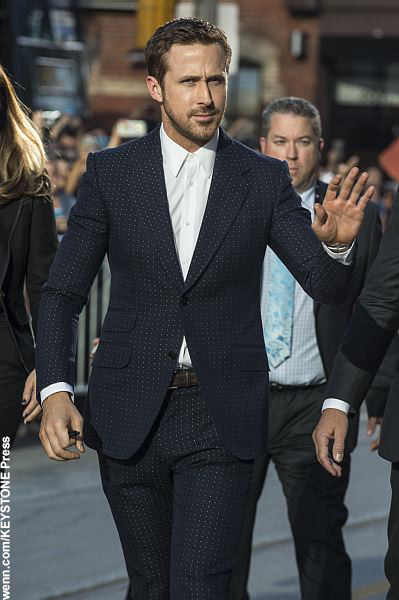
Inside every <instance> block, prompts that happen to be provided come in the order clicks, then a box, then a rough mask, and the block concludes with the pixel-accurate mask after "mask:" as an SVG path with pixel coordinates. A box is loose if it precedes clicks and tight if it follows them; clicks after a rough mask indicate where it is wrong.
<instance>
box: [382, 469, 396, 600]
mask: <svg viewBox="0 0 399 600" xmlns="http://www.w3.org/2000/svg"><path fill="white" fill-rule="evenodd" d="M391 488H392V499H391V510H390V512H389V520H388V542H389V545H388V552H387V555H386V557H385V575H386V576H387V579H388V581H389V583H390V586H391V587H390V590H389V592H388V595H387V599H389V600H399V463H393V464H392V470H391Z"/></svg>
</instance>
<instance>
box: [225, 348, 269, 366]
mask: <svg viewBox="0 0 399 600" xmlns="http://www.w3.org/2000/svg"><path fill="white" fill-rule="evenodd" d="M232 352H233V357H234V363H235V366H237V367H238V368H239V369H241V371H268V370H269V363H268V361H267V354H266V350H265V348H264V347H262V346H234V347H233V348H232Z"/></svg>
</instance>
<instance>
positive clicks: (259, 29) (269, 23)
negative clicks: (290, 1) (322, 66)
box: [222, 0, 319, 102]
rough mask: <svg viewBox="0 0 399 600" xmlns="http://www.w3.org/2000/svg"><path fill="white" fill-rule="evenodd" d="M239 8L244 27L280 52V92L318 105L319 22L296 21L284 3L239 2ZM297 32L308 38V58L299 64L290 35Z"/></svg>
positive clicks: (276, 0) (272, 0)
mask: <svg viewBox="0 0 399 600" xmlns="http://www.w3.org/2000/svg"><path fill="white" fill-rule="evenodd" d="M222 1H223V0H222ZM239 4H240V15H241V26H242V27H245V28H246V29H248V28H249V29H251V30H252V31H254V32H256V33H258V34H260V35H261V36H264V37H265V39H267V40H268V42H269V43H271V44H272V45H273V46H274V47H275V49H276V50H277V53H278V55H279V79H280V80H279V84H280V85H279V88H280V90H279V92H280V93H282V94H283V95H290V96H303V97H305V98H307V99H309V100H311V101H313V102H314V101H316V99H317V95H318V94H317V82H318V71H319V63H318V53H319V19H318V18H317V17H306V18H299V17H292V16H291V15H290V14H289V12H288V11H287V9H286V8H285V3H284V0H239ZM295 29H299V30H300V31H303V32H304V33H307V34H308V50H307V58H306V59H304V60H297V59H295V58H294V57H293V56H292V55H291V53H290V49H289V45H290V34H291V32H292V31H293V30H295ZM266 68H267V65H266ZM272 95H273V94H272Z"/></svg>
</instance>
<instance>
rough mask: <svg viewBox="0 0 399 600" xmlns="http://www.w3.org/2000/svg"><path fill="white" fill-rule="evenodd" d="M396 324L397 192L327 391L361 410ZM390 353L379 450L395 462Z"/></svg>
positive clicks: (398, 423) (397, 405)
mask: <svg viewBox="0 0 399 600" xmlns="http://www.w3.org/2000/svg"><path fill="white" fill-rule="evenodd" d="M398 329H399V193H398V194H397V196H396V199H395V201H394V206H393V210H392V216H391V219H390V222H389V225H388V227H387V229H386V231H385V233H384V235H383V236H382V241H381V244H380V249H379V252H378V254H377V257H376V259H375V261H374V263H373V266H372V268H371V270H370V273H369V276H368V278H367V282H366V285H365V287H364V289H363V291H362V293H361V294H360V296H359V298H358V301H357V303H356V306H355V310H354V313H353V317H352V320H351V322H350V324H349V327H348V330H347V332H346V334H345V337H344V339H343V342H342V345H341V348H340V350H339V352H338V354H337V357H336V359H335V362H334V366H333V369H332V373H331V377H330V380H329V385H328V389H327V397H333V398H338V399H340V400H344V401H346V402H348V403H349V404H351V405H352V407H353V409H354V410H355V411H358V410H359V409H360V406H361V404H362V402H363V400H364V397H365V395H366V393H367V391H368V389H369V387H370V385H371V384H372V382H373V379H374V377H375V375H376V373H377V370H378V368H379V366H380V364H381V362H382V360H383V358H384V356H385V354H386V352H387V350H388V348H389V345H390V344H391V343H392V340H393V341H394V343H396V345H397V336H396V333H397V331H398ZM391 354H392V356H390V357H388V359H389V360H388V362H387V361H386V363H385V365H384V366H385V369H386V370H390V372H391V373H393V374H394V375H396V377H395V378H394V381H393V383H392V387H391V391H390V394H389V397H388V401H387V405H386V408H385V413H384V422H383V427H382V432H381V442H380V447H379V453H380V455H381V456H382V457H383V458H386V459H387V460H389V461H391V462H398V461H399V436H398V431H399V402H398V397H399V364H398V360H397V355H396V354H395V353H391ZM395 371H396V373H395ZM391 376H392V375H391Z"/></svg>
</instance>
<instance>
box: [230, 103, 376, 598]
mask: <svg viewBox="0 0 399 600" xmlns="http://www.w3.org/2000/svg"><path fill="white" fill-rule="evenodd" d="M323 144H324V142H323V139H322V131H321V119H320V114H319V112H318V110H317V108H316V107H315V106H313V104H311V103H310V102H309V101H307V100H305V99H303V98H292V97H286V98H278V99H276V100H274V101H273V102H272V103H271V104H270V105H269V106H268V107H266V109H265V110H264V112H263V136H262V137H261V139H260V145H261V149H262V152H263V154H265V155H268V156H272V157H274V158H278V159H280V160H286V161H287V163H288V167H289V169H290V175H291V177H292V183H293V186H294V188H295V190H296V192H297V193H298V194H299V195H300V197H301V200H302V206H303V207H304V208H307V209H308V210H309V211H310V213H311V215H312V218H313V217H314V205H315V203H319V202H320V203H323V200H324V197H325V194H326V191H327V185H326V184H325V183H323V182H321V181H320V180H319V179H318V173H319V169H320V156H321V151H322V149H323ZM380 238H381V223H380V219H379V216H378V210H377V208H376V206H375V205H374V204H372V203H370V204H369V205H368V206H367V207H366V210H365V215H364V221H363V225H362V228H361V230H360V232H359V235H358V240H357V242H358V244H357V247H358V254H357V256H358V273H357V281H356V285H354V286H353V288H352V293H351V294H350V295H349V296H348V297H347V299H346V301H345V302H344V303H342V304H341V305H339V306H327V305H324V304H320V303H319V302H314V301H313V300H312V298H311V297H309V296H308V295H307V293H306V292H305V291H304V290H303V289H302V288H301V286H300V285H298V284H295V283H294V280H293V279H292V285H291V287H290V290H291V294H292V300H293V302H292V306H291V310H290V312H288V311H287V313H286V314H285V320H284V321H283V322H281V323H277V325H276V320H275V317H274V308H273V304H274V302H275V300H274V298H273V294H274V286H277V289H276V295H277V304H278V305H279V306H281V305H282V304H283V303H284V302H285V301H286V299H287V296H288V292H287V289H286V288H281V285H280V282H279V278H278V276H277V275H276V273H277V274H278V269H279V264H278V263H279V262H280V261H279V259H278V258H277V257H276V256H275V254H274V253H273V252H272V251H270V249H269V248H268V249H267V250H266V256H265V261H264V266H263V277H262V291H261V309H262V321H263V328H264V334H265V344H266V350H267V351H268V356H269V363H270V374H269V375H270V384H271V389H270V399H269V432H268V433H269V435H268V451H267V453H266V454H264V455H262V456H260V457H258V458H257V460H256V461H255V468H254V476H253V479H252V484H251V491H250V495H249V502H248V510H247V514H246V518H245V522H244V527H243V533H242V538H241V544H240V555H239V560H238V561H237V564H236V566H235V569H234V571H233V578H232V584H231V594H230V600H245V599H247V598H248V594H247V590H246V587H247V580H248V574H249V565H250V555H251V546H252V534H253V527H254V523H255V513H256V503H257V501H258V498H259V496H260V494H261V492H262V489H263V485H264V481H265V478H266V473H267V469H268V465H269V463H270V462H273V463H274V465H275V467H276V469H277V472H278V476H279V479H280V481H281V484H282V486H283V491H284V495H285V497H286V501H287V509H288V515H289V520H290V525H291V530H292V535H293V539H294V544H295V553H296V559H297V565H298V571H299V580H300V588H301V597H302V599H303V600H318V599H319V598H324V599H325V600H336V599H337V598H339V599H340V600H350V598H351V561H350V558H349V556H348V554H347V552H346V550H345V544H344V539H343V535H342V528H343V525H344V524H345V521H346V518H347V509H346V507H345V504H344V499H345V494H346V490H347V487H348V483H349V467H350V452H351V451H352V450H353V449H354V447H355V445H356V441H357V433H358V425H359V419H358V418H354V419H352V420H351V423H350V434H349V435H348V440H347V450H348V454H347V457H346V471H345V477H343V478H342V479H341V480H339V481H338V480H331V478H329V477H328V475H327V474H326V473H325V471H324V470H323V469H320V465H319V463H318V462H317V457H316V453H315V449H314V446H313V442H312V432H313V430H314V428H315V426H316V423H317V421H318V418H319V415H320V410H321V406H322V403H323V400H324V398H325V396H324V393H325V389H326V382H327V380H328V378H329V375H330V372H331V368H332V363H333V360H334V357H335V354H336V353H337V351H338V348H339V344H340V342H341V340H342V338H343V336H344V333H345V329H346V327H347V325H348V323H349V320H350V317H351V315H352V310H353V304H354V302H355V299H356V297H357V296H358V294H359V292H360V290H361V288H362V286H363V284H364V281H365V278H366V275H367V272H368V270H369V268H370V266H371V263H372V262H373V260H374V258H375V256H376V254H377V251H378V246H379V242H380ZM290 315H291V319H292V327H291V331H290V340H289V345H288V350H287V351H286V353H285V354H284V356H283V357H281V358H280V356H279V352H278V350H279V349H280V348H281V340H282V338H283V336H284V328H285V326H286V323H287V320H288V319H289V318H290ZM272 328H274V331H273V329H272ZM376 395H377V393H373V392H372V393H371V394H370V396H369V411H370V415H371V416H373V417H379V416H381V415H380V414H379V413H378V408H379V404H380V403H379V402H378V403H377V402H373V400H374V396H376ZM372 396H373V397H372ZM373 404H376V406H375V407H374V406H373Z"/></svg>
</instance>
